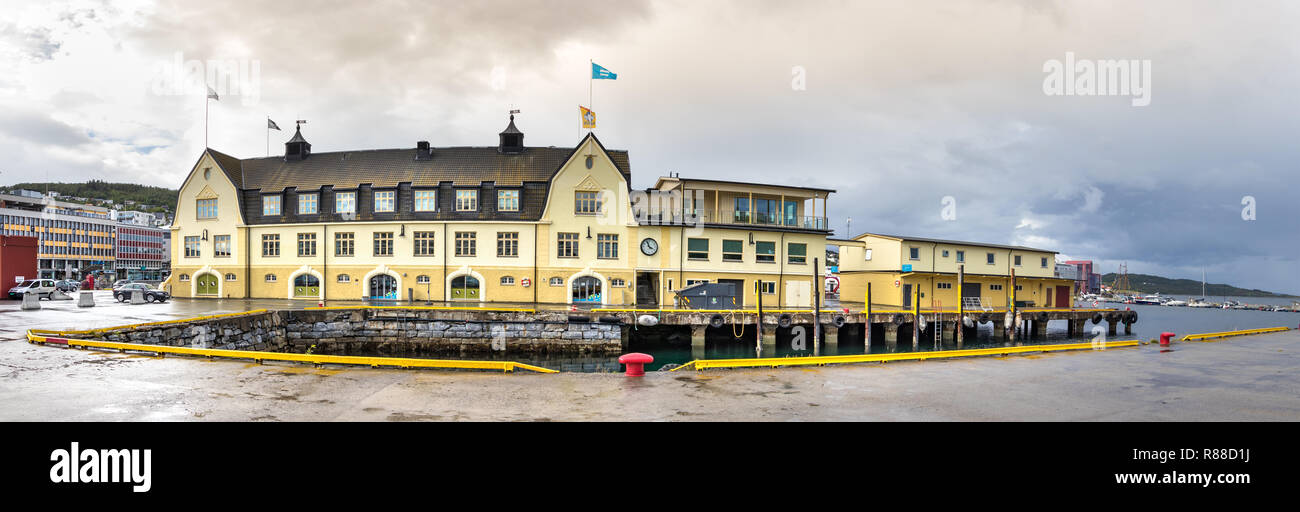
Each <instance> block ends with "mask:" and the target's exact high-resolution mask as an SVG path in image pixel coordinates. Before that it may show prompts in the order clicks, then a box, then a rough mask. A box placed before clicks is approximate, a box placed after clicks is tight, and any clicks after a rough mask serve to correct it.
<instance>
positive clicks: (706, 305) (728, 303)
mask: <svg viewBox="0 0 1300 512" xmlns="http://www.w3.org/2000/svg"><path fill="white" fill-rule="evenodd" d="M677 297H678V299H679V300H678V303H679V304H681V305H682V307H684V308H686V309H736V308H739V307H740V303H741V301H740V299H739V297H737V296H736V285H734V284H731V283H700V284H697V285H693V286H687V287H686V288H683V289H681V290H679V291H678V292H677Z"/></svg>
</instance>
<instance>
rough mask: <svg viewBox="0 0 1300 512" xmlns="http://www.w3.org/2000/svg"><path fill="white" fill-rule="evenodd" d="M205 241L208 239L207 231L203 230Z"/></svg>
mask: <svg viewBox="0 0 1300 512" xmlns="http://www.w3.org/2000/svg"><path fill="white" fill-rule="evenodd" d="M207 239H208V230H206V229H204V230H203V240H207Z"/></svg>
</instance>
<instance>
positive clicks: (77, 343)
mask: <svg viewBox="0 0 1300 512" xmlns="http://www.w3.org/2000/svg"><path fill="white" fill-rule="evenodd" d="M27 341H28V342H31V343H40V344H49V345H67V346H69V347H74V348H75V347H81V348H104V349H113V350H117V351H120V352H126V351H128V350H130V351H134V352H152V353H155V354H158V355H160V356H161V355H163V354H179V355H187V356H199V357H221V358H228V359H252V360H254V361H256V362H257V363H259V364H261V362H262V361H290V362H296V363H312V364H344V365H360V366H370V367H372V368H378V367H381V366H388V367H397V368H460V369H471V370H501V371H504V372H512V371H514V370H515V369H516V368H519V369H524V370H531V371H534V372H539V373H559V372H558V371H557V370H552V369H550V368H542V367H540V366H533V365H530V364H524V363H517V362H514V361H462V360H456V359H419V358H406V357H366V356H332V355H324V354H292V353H287V352H261V351H254V350H230V349H214V348H190V347H172V346H166V345H146V344H142V343H122V342H117V341H99V340H79V339H70V338H56V337H52V336H41V335H39V334H37V333H35V332H33V331H28V332H27Z"/></svg>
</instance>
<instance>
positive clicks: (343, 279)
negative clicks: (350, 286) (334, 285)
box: [337, 274, 352, 283]
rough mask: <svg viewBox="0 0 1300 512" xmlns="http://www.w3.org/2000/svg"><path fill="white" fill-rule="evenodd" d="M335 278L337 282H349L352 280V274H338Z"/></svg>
mask: <svg viewBox="0 0 1300 512" xmlns="http://www.w3.org/2000/svg"><path fill="white" fill-rule="evenodd" d="M337 279H338V282H340V283H350V282H352V276H350V275H347V274H339V277H338V278H337Z"/></svg>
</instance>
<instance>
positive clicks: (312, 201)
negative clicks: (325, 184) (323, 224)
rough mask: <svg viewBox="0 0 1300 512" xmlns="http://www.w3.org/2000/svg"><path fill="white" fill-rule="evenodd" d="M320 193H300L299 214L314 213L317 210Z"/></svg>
mask: <svg viewBox="0 0 1300 512" xmlns="http://www.w3.org/2000/svg"><path fill="white" fill-rule="evenodd" d="M319 200H320V195H319V194H316V193H314V192H313V193H311V194H298V215H314V214H315V213H316V212H317V206H318V203H319Z"/></svg>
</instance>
